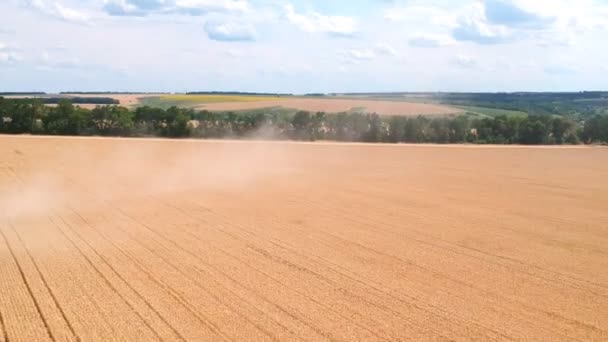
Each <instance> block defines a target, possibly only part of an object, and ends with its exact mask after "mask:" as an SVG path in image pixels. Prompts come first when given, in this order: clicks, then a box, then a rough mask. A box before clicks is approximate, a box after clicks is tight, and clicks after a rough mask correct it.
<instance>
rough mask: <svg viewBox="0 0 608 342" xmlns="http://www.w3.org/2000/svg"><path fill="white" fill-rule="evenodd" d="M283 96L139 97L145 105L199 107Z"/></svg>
mask: <svg viewBox="0 0 608 342" xmlns="http://www.w3.org/2000/svg"><path fill="white" fill-rule="evenodd" d="M281 99H283V98H281V97H278V96H254V95H247V96H241V95H185V94H175V95H162V96H143V97H140V98H139V103H140V104H141V105H145V106H151V107H161V108H168V107H171V106H177V107H189V108H192V107H197V106H200V105H203V104H207V103H250V102H263V101H278V100H281Z"/></svg>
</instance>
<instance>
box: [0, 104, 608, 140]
mask: <svg viewBox="0 0 608 342" xmlns="http://www.w3.org/2000/svg"><path fill="white" fill-rule="evenodd" d="M0 133H9V134H23V133H26V134H48V135H100V136H135V137H138V136H139V137H144V136H163V137H175V138H181V137H192V138H265V139H292V140H306V141H313V140H334V141H352V142H355V141H363V142H386V143H400V142H407V143H474V144H528V145H538V144H579V143H608V116H602V115H597V116H594V117H592V118H590V119H588V120H586V121H584V122H575V121H573V120H572V119H570V118H566V117H561V116H552V115H533V116H528V117H509V116H497V117H493V118H478V117H474V116H470V115H460V116H450V117H428V116H417V117H403V116H380V115H378V114H363V113H351V112H345V113H337V114H329V113H323V112H318V113H310V112H307V111H298V112H295V113H293V112H288V111H278V110H255V111H248V112H247V111H246V112H209V111H204V110H203V111H197V110H193V109H186V108H177V107H171V108H169V109H166V110H165V109H161V108H154V107H148V106H144V107H139V108H136V109H134V110H131V109H128V108H125V107H121V106H116V105H112V106H98V107H96V108H94V109H86V108H81V107H79V106H75V105H74V104H73V103H72V102H70V101H69V100H65V99H63V100H62V101H60V102H59V103H58V105H57V106H56V107H49V106H45V105H44V104H43V103H41V102H40V101H37V100H31V101H20V100H15V99H4V98H1V97H0Z"/></svg>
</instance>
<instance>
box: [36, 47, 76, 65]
mask: <svg viewBox="0 0 608 342" xmlns="http://www.w3.org/2000/svg"><path fill="white" fill-rule="evenodd" d="M81 64H82V63H81V62H80V60H79V59H78V58H75V57H57V56H54V55H51V54H49V53H48V52H47V51H44V52H43V53H42V55H41V56H40V59H39V61H38V67H39V68H41V69H56V68H62V69H71V68H77V67H79V66H81Z"/></svg>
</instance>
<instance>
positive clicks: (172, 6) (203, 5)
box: [104, 0, 249, 16]
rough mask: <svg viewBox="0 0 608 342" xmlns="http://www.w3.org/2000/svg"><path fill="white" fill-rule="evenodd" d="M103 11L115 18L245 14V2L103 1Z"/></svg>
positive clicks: (187, 0)
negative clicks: (162, 15)
mask: <svg viewBox="0 0 608 342" xmlns="http://www.w3.org/2000/svg"><path fill="white" fill-rule="evenodd" d="M104 10H105V11H106V13H108V14H110V15H115V16H145V15H148V14H151V13H158V14H172V13H183V14H189V15H203V14H207V13H227V12H246V11H248V10H249V3H248V2H247V1H246V0H105V1H104Z"/></svg>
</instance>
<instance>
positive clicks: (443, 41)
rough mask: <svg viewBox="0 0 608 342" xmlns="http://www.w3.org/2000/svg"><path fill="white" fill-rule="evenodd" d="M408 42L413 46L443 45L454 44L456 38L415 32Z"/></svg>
mask: <svg viewBox="0 0 608 342" xmlns="http://www.w3.org/2000/svg"><path fill="white" fill-rule="evenodd" d="M408 44H409V45H410V46H413V47H425V48H430V47H441V46H448V45H452V44H454V40H453V39H452V38H451V37H449V36H446V35H439V34H432V33H415V34H413V35H412V36H411V37H410V38H409V39H408Z"/></svg>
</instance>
